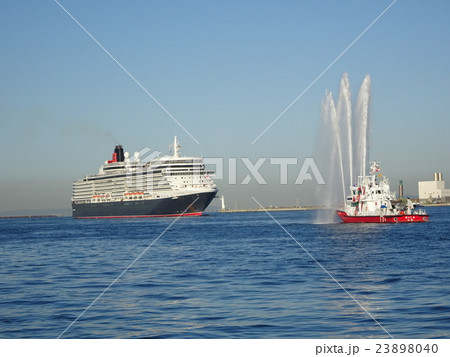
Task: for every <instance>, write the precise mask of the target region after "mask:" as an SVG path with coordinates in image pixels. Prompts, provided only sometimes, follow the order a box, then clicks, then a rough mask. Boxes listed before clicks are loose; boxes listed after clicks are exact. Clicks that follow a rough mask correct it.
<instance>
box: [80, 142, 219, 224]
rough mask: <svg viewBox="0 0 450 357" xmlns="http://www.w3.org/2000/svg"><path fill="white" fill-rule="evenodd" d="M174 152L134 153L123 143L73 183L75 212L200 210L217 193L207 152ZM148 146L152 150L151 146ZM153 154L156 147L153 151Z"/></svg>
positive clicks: (121, 214) (122, 214) (109, 214)
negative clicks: (93, 170) (145, 156)
mask: <svg viewBox="0 0 450 357" xmlns="http://www.w3.org/2000/svg"><path fill="white" fill-rule="evenodd" d="M179 147H180V146H179V144H178V141H177V138H176V137H175V138H174V142H173V155H167V156H161V157H153V156H154V155H149V157H150V160H144V159H143V158H141V157H140V156H141V155H142V154H140V153H138V152H136V153H134V156H133V157H132V158H131V157H130V155H129V153H128V152H124V151H123V148H122V146H121V145H117V146H116V147H115V149H114V153H113V155H112V159H111V160H108V161H105V164H104V165H102V166H101V167H100V169H99V172H98V173H97V174H94V175H90V176H86V177H84V178H82V179H79V180H77V181H75V182H74V183H73V194H72V216H73V217H74V218H131V217H136V218H140V217H142V218H143V217H164V216H199V215H202V213H203V211H204V210H205V209H206V207H208V205H209V204H210V203H211V201H212V199H213V198H214V197H215V196H216V194H217V191H218V190H217V186H216V184H215V183H214V181H213V175H214V172H213V171H209V170H206V169H205V164H204V162H203V158H201V157H186V156H180V155H179ZM148 151H150V150H148ZM154 154H155V153H154Z"/></svg>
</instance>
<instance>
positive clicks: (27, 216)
mask: <svg viewBox="0 0 450 357" xmlns="http://www.w3.org/2000/svg"><path fill="white" fill-rule="evenodd" d="M59 217H68V216H67V215H64V214H39V215H31V214H30V215H22V216H0V219H6V218H59Z"/></svg>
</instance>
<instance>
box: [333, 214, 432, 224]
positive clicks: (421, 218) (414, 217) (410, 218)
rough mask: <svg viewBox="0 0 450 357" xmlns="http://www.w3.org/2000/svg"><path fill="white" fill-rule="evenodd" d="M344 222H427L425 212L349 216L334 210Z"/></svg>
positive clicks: (427, 217)
mask: <svg viewBox="0 0 450 357" xmlns="http://www.w3.org/2000/svg"><path fill="white" fill-rule="evenodd" d="M336 213H337V215H338V216H339V218H340V219H342V221H343V222H344V223H411V222H428V219H429V216H428V215H427V214H403V215H395V216H349V215H348V214H347V213H345V212H344V211H336Z"/></svg>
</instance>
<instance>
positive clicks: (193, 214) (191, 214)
mask: <svg viewBox="0 0 450 357" xmlns="http://www.w3.org/2000/svg"><path fill="white" fill-rule="evenodd" d="M202 214H203V212H191V213H183V214H157V215H151V216H149V215H147V216H98V217H97V216H94V217H74V218H77V219H102V218H106V219H107V218H151V217H178V216H201V215H202Z"/></svg>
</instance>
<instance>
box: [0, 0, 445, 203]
mask: <svg viewBox="0 0 450 357" xmlns="http://www.w3.org/2000/svg"><path fill="white" fill-rule="evenodd" d="M60 2H61V4H62V5H63V6H64V7H65V8H66V9H67V10H68V11H69V12H70V13H71V14H72V15H73V16H74V17H75V18H76V19H77V20H78V21H79V22H80V23H81V24H82V25H83V26H85V27H86V29H87V30H88V31H90V32H91V33H92V35H93V36H95V37H96V38H97V40H98V41H99V42H100V43H102V44H103V46H104V47H105V48H106V49H107V50H108V51H110V53H111V54H112V55H113V56H114V57H116V59H117V60H118V61H119V62H120V63H121V64H122V65H123V66H124V67H125V68H126V69H127V70H128V71H129V72H130V73H131V74H133V75H134V76H135V77H136V79H138V80H139V81H140V82H141V83H142V85H143V86H144V87H145V88H146V89H147V90H148V91H149V92H150V93H151V94H152V95H154V96H155V97H156V98H157V99H158V100H159V101H160V103H161V104H162V105H164V107H166V108H167V110H168V111H169V112H170V113H171V114H172V115H173V116H174V117H175V118H176V119H177V120H179V121H180V122H181V123H182V124H183V125H184V126H185V127H186V128H187V129H188V130H189V131H190V132H191V133H192V135H193V136H194V137H195V138H197V139H198V141H199V142H200V145H198V144H196V143H195V142H194V141H193V140H192V139H191V138H190V137H189V136H188V135H187V134H185V133H184V132H183V131H182V130H181V129H180V128H179V127H178V126H177V125H176V124H175V123H174V122H173V121H172V119H171V118H170V117H169V116H168V115H167V114H166V113H164V111H162V110H161V108H159V107H158V106H157V105H156V104H155V103H154V102H153V101H152V100H151V99H150V98H149V97H148V96H147V95H146V94H145V93H144V92H143V91H142V90H141V89H140V88H139V87H138V86H137V85H136V84H135V83H134V82H133V81H132V80H131V79H130V78H129V77H128V76H127V75H126V74H125V73H124V71H123V70H122V69H121V68H120V67H119V66H118V65H117V64H116V63H114V61H112V60H111V58H109V57H108V56H107V55H106V54H105V53H104V52H103V51H102V50H101V49H100V48H99V46H98V45H97V44H96V43H94V42H93V41H92V40H91V39H90V38H89V37H88V36H87V35H86V34H85V33H84V32H83V31H82V30H81V29H80V28H79V27H78V26H77V25H76V24H75V23H74V21H73V20H72V19H71V18H70V17H69V16H68V15H67V14H66V13H64V12H63V10H62V9H61V8H60V7H59V6H58V5H57V4H56V3H55V2H54V1H51V0H48V1H44V0H42V1H20V0H18V1H3V2H1V4H0V28H1V35H0V48H1V52H0V65H1V66H0V125H1V130H0V149H1V153H2V157H3V165H2V169H1V175H0V211H8V210H19V209H38V208H68V207H69V204H70V197H71V184H72V181H73V180H75V179H77V178H79V177H82V176H84V175H86V174H89V173H94V172H96V171H97V170H98V167H99V166H100V165H101V164H102V162H103V161H104V160H106V159H108V158H109V157H110V155H111V151H112V149H113V146H114V145H115V144H116V143H117V142H120V143H121V144H122V145H124V147H125V149H126V150H128V151H130V152H134V151H137V150H140V149H141V148H143V147H145V146H148V147H151V148H153V149H156V150H159V151H163V152H167V151H168V145H169V144H170V142H171V141H172V137H173V135H174V134H177V135H178V137H179V139H180V141H181V143H182V145H183V153H184V154H186V155H203V156H208V157H209V156H217V157H225V158H228V157H251V158H257V157H259V156H265V157H298V158H299V161H303V159H304V158H305V157H311V156H313V155H314V152H315V150H314V148H315V145H316V143H315V138H316V133H317V127H318V123H319V116H320V101H321V99H322V98H323V96H324V93H325V90H326V89H330V90H332V91H333V92H334V93H335V95H337V90H338V86H339V80H340V78H341V76H342V73H343V72H344V71H346V72H348V73H349V77H350V82H351V85H352V90H353V93H356V91H357V89H358V88H359V86H360V84H361V81H362V80H363V78H364V76H365V74H367V73H369V74H370V75H371V78H372V115H371V120H372V145H371V154H370V156H371V158H372V159H377V160H379V161H381V162H382V164H383V166H384V168H385V173H386V174H388V175H389V176H390V177H391V181H392V182H396V180H398V179H399V178H403V179H404V180H405V184H406V192H407V193H408V192H409V193H412V194H415V193H417V181H418V180H426V179H431V178H432V173H433V172H434V171H442V172H444V178H446V179H447V182H449V183H448V184H447V186H449V185H450V167H449V156H448V155H449V152H450V140H449V137H450V120H449V119H450V118H449V103H450V90H449V84H450V71H449V67H448V66H449V63H450V40H449V35H450V21H448V19H449V16H450V2H448V1H446V0H436V1H427V2H425V1H413V0H408V1H406V0H399V1H397V2H396V3H395V4H394V5H393V6H392V7H391V8H390V9H389V10H388V11H387V12H386V13H385V15H384V16H383V17H381V18H380V20H379V21H378V22H377V23H376V24H375V25H374V26H373V27H372V28H371V29H370V30H369V31H368V32H367V33H366V34H365V35H364V36H363V37H362V38H361V39H360V40H359V41H358V42H357V43H355V45H354V46H353V47H352V48H351V49H349V51H348V52H347V53H345V54H344V55H343V56H342V57H341V58H340V59H339V60H338V61H337V62H336V63H335V65H334V66H333V67H332V68H331V69H330V70H329V71H327V72H326V73H325V74H324V75H323V76H322V77H321V78H320V80H318V81H317V83H315V85H314V86H313V87H312V88H311V89H310V90H309V91H308V92H307V93H306V94H305V95H304V96H303V97H302V98H301V99H300V100H299V101H298V102H297V103H296V104H295V105H294V106H293V107H292V108H291V109H290V110H289V111H288V112H287V113H286V114H285V115H284V116H283V117H282V118H281V119H280V120H279V121H278V122H277V123H276V124H275V125H274V126H273V127H272V128H271V129H270V130H269V131H268V132H267V133H266V134H265V135H264V136H263V137H262V138H261V139H260V140H259V141H258V142H257V143H255V144H254V145H252V144H251V142H252V141H253V139H255V137H256V136H257V135H258V134H259V133H260V132H261V131H262V130H263V129H264V128H265V127H266V126H267V125H268V124H269V123H270V122H271V121H272V120H273V119H274V118H275V117H277V116H278V115H279V114H280V113H281V111H282V110H283V109H284V108H285V107H286V106H287V105H288V104H289V103H290V102H291V101H292V100H293V99H294V98H296V97H297V95H298V94H300V92H301V91H302V90H303V89H304V88H305V87H307V86H308V85H309V84H310V83H311V81H312V80H313V79H314V78H315V77H316V76H317V75H318V74H319V73H321V72H322V71H323V70H324V69H325V68H326V67H327V66H328V65H329V64H330V63H331V62H332V61H333V60H334V59H335V58H336V57H337V56H338V55H339V54H340V53H341V52H342V51H343V49H344V48H345V47H346V46H347V45H348V44H349V43H350V42H351V41H353V40H354V39H355V37H356V36H358V35H359V34H360V33H361V31H362V30H363V29H364V28H365V27H366V26H368V25H369V24H370V23H371V22H372V21H373V20H374V19H375V18H376V17H377V16H378V15H379V14H380V13H381V12H382V11H383V10H384V9H385V8H386V7H387V6H388V5H389V4H390V3H391V2H392V1H369V0H367V1H361V0H349V1H335V0H329V1H325V0H324V1H283V2H275V1H226V2H225V1H222V2H213V1H189V2H188V1H121V2H116V1H95V2H93V1H80V0H76V1H75V0H61V1H60ZM265 170H267V175H268V176H270V175H273V176H274V177H275V176H277V175H278V168H277V167H273V168H270V167H267V168H265ZM296 170H297V171H296ZM296 170H294V172H293V176H294V178H295V176H296V174H297V173H298V169H296ZM244 176H245V172H242V174H241V176H240V177H241V179H242V178H243V177H244ZM217 183H218V185H219V189H221V192H222V193H224V194H225V195H226V197H228V198H229V202H235V203H234V204H236V205H237V206H251V205H253V206H254V203H253V201H252V200H251V198H250V196H251V195H255V197H259V199H260V201H261V202H262V203H267V204H268V203H272V204H280V205H283V204H294V203H295V199H296V198H297V199H299V200H300V202H301V203H305V204H306V203H309V202H310V201H311V199H312V198H311V191H313V190H314V185H305V186H304V187H300V188H299V187H298V186H295V185H293V182H292V181H291V182H290V183H292V184H290V185H287V186H283V187H280V186H279V185H275V184H274V185H267V186H264V187H256V186H255V185H252V184H250V185H248V186H246V187H242V186H239V187H230V186H228V185H227V184H226V183H225V182H220V181H218V182H217Z"/></svg>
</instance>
